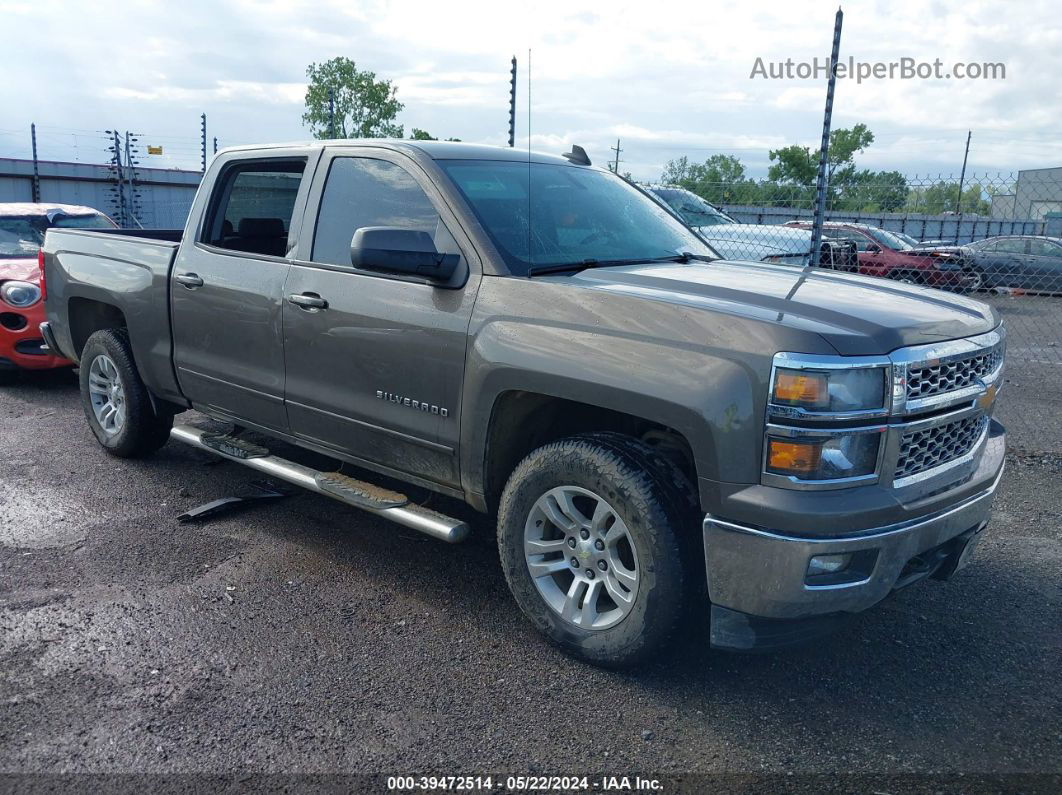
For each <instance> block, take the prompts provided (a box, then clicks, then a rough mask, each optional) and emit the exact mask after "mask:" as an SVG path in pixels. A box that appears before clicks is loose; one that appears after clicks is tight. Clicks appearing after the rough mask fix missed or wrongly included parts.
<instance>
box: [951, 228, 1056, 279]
mask: <svg viewBox="0 0 1062 795" xmlns="http://www.w3.org/2000/svg"><path fill="white" fill-rule="evenodd" d="M961 251H962V256H963V257H964V259H965V262H966V267H967V269H968V270H969V271H970V273H971V274H972V276H973V278H974V279H975V284H976V288H977V289H981V288H985V289H988V288H993V287H1010V288H1015V289H1020V290H1025V291H1027V292H1035V293H1049V294H1056V293H1062V239H1060V238H1057V237H1045V236H1043V235H1007V236H1002V237H989V238H985V239H984V240H978V241H975V242H973V243H968V244H967V245H965V246H962V247H961Z"/></svg>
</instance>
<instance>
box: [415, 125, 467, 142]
mask: <svg viewBox="0 0 1062 795" xmlns="http://www.w3.org/2000/svg"><path fill="white" fill-rule="evenodd" d="M409 139H410V140H411V141H438V140H439V139H438V138H436V137H435V136H434V135H432V134H430V133H429V132H427V131H426V130H422V129H420V128H419V127H414V128H413V131H412V132H411V133H410V135H409ZM446 140H447V141H457V142H458V143H460V141H461V139H460V138H447V139H446Z"/></svg>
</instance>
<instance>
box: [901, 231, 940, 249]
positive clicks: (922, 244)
mask: <svg viewBox="0 0 1062 795" xmlns="http://www.w3.org/2000/svg"><path fill="white" fill-rule="evenodd" d="M889 231H890V232H892V234H894V235H896V237H898V238H900V240H902V241H904V242H905V243H907V244H908V245H909V246H910V247H911V248H938V247H940V246H950V245H951V244H952V243H954V241H953V240H919V239H918V238H916V237H913V236H911V235H909V234H907V233H906V232H896V231H893V230H889Z"/></svg>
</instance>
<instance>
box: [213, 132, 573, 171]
mask: <svg viewBox="0 0 1062 795" xmlns="http://www.w3.org/2000/svg"><path fill="white" fill-rule="evenodd" d="M324 147H329V148H352V149H353V148H359V147H377V148H382V149H392V150H395V151H399V152H406V153H407V154H413V153H418V154H423V155H427V156H428V157H430V158H432V159H433V160H512V161H517V162H521V163H526V162H527V161H528V159H529V158H530V160H531V162H533V163H547V164H548V163H553V164H556V165H561V166H567V165H572V163H571V162H570V161H569V160H568V159H567V158H565V157H562V156H561V155H559V154H556V155H554V154H547V153H545V152H534V151H532V152H531V153H530V154H529V153H528V151H527V150H526V149H515V148H510V147H508V146H489V145H487V144H473V143H465V142H463V141H415V140H412V139H403V138H333V139H322V140H314V141H294V142H290V143H283V144H254V145H247V146H232V147H228V148H226V149H223V150H221V151H222V152H248V151H263V150H268V149H280V148H284V149H291V148H306V149H320V148H324ZM219 154H221V152H219ZM584 168H585V166H584Z"/></svg>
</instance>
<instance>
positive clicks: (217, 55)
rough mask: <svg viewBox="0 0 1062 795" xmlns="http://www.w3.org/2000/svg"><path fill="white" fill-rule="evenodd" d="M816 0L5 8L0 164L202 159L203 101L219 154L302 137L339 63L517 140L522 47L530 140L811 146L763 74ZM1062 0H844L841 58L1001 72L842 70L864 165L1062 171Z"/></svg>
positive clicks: (633, 154)
mask: <svg viewBox="0 0 1062 795" xmlns="http://www.w3.org/2000/svg"><path fill="white" fill-rule="evenodd" d="M835 10H836V6H835V5H832V4H831V3H825V2H803V1H802V0H785V1H784V2H764V1H761V2H744V3H743V2H734V0H728V1H727V2H711V1H709V2H703V1H702V2H697V3H692V2H690V3H673V2H667V0H657V2H646V0H642V1H641V2H633V3H628V2H623V1H622V0H614V1H610V2H608V3H604V2H597V3H590V2H585V1H584V0H563V1H562V2H552V0H539V1H538V2H534V3H531V2H520V1H519V0H494V1H493V2H482V3H481V2H465V1H464V0H449V2H438V0H436V2H423V3H422V2H386V1H385V0H313V2H305V3H304V2H295V1H294V0H275V1H274V2H252V1H251V0H215V1H214V2H207V1H206V0H183V1H182V2H179V3H178V2H173V0H163V1H160V2H152V1H150V0H143V1H141V2H137V1H136V0H125V2H119V1H117V0H112V1H111V2H108V3H96V2H92V1H91V0H81V1H79V2H57V1H51V2H50V1H49V0H25V1H24V2H23V1H22V0H0V20H2V23H3V24H2V28H3V31H4V32H3V41H4V50H5V53H4V67H3V79H2V80H0V108H2V109H3V111H2V114H0V157H28V156H29V132H28V130H29V125H30V122H31V121H32V122H36V123H37V125H38V129H39V142H38V146H39V154H40V157H41V158H42V159H63V160H73V159H78V160H82V161H98V160H99V159H100V157H101V155H102V154H105V153H104V151H103V147H105V146H106V144H105V143H104V141H103V138H102V135H101V134H100V132H99V131H102V130H105V129H111V128H114V127H118V128H119V129H121V130H126V129H129V130H134V131H136V132H139V133H141V134H142V137H141V145H144V144H157V145H163V147H164V151H165V155H164V156H163V157H161V158H159V157H150V158H148V157H145V158H144V161H145V164H151V165H164V166H193V167H194V166H195V165H196V164H197V163H198V134H199V114H200V113H204V112H205V113H206V114H207V117H208V123H209V132H210V135H211V136H217V137H218V139H219V142H220V145H221V146H226V145H231V144H237V143H248V142H267V141H279V140H296V139H301V138H306V137H309V136H308V133H307V131H306V130H305V129H304V128H303V127H302V124H301V121H300V117H301V114H302V109H303V108H302V99H303V94H304V90H305V83H304V81H305V70H306V65H307V64H308V63H310V62H313V61H317V62H320V61H324V60H327V59H328V58H331V57H333V56H336V55H345V56H347V57H350V58H352V59H354V60H355V61H356V62H357V64H358V66H359V67H361V68H367V69H371V70H373V71H375V72H376V73H377V75H378V76H380V77H385V78H387V79H390V80H393V81H394V82H395V83H396V84H397V86H398V97H399V99H400V100H401V101H402V102H404V103H405V110H404V111H403V112H402V113H401V115H400V117H399V121H400V122H401V123H403V124H404V125H405V127H406V130H407V134H408V131H409V130H410V129H411V128H412V127H420V128H423V129H426V130H428V131H429V132H431V133H432V134H433V135H437V136H440V137H447V136H456V137H458V138H462V139H464V140H466V141H477V142H483V143H492V144H504V143H505V140H506V135H507V122H508V119H507V103H508V90H509V87H508V77H509V74H508V72H509V59H510V57H511V56H512V55H514V54H515V55H516V56H517V58H518V60H519V62H520V85H519V92H518V103H519V113H518V131H519V132H518V145H519V146H526V145H527V122H528V92H527V83H526V78H527V73H528V70H527V60H528V49H530V50H531V76H532V82H531V105H530V107H531V111H532V113H531V144H532V146H533V147H535V148H536V149H541V150H545V151H553V152H561V151H564V148H565V147H567V146H568V145H569V144H571V143H573V142H574V143H578V144H581V145H583V146H584V147H585V148H586V149H587V150H588V152H589V153H590V155H591V157H592V158H593V159H594V160H595V161H600V160H604V159H607V158H611V157H612V154H613V153H612V152H611V151H610V149H609V147H611V146H613V145H615V142H616V139H617V138H619V139H621V146H622V149H623V151H622V154H621V156H620V157H621V160H622V161H623V162H622V164H621V170H624V171H630V172H632V173H633V174H634V176H635V177H637V178H640V179H651V178H656V177H658V176H659V174H660V171H661V169H662V167H663V165H664V164H665V163H666V162H667V160H668V159H670V158H674V157H678V156H680V155H686V156H688V157H690V158H691V159H692V160H698V161H699V160H703V159H705V158H707V157H709V156H711V155H713V154H717V153H729V154H734V155H736V156H738V157H739V158H740V159H741V160H742V162H744V163H745V165H746V167H747V168H748V170H749V172H750V173H752V174H753V175H763V174H764V173H765V172H766V168H767V164H768V159H767V151H768V150H769V149H771V148H778V147H781V146H784V145H787V144H791V143H799V144H805V145H812V146H814V145H817V142H818V139H819V136H820V133H821V115H822V107H823V104H824V100H825V81H824V80H822V79H811V80H800V79H793V80H766V79H761V78H750V73H751V71H752V68H753V65H754V64H755V62H756V59H757V58H758V57H759V58H762V59H763V60H764V62H777V61H785V60H786V59H788V58H792V59H794V61H809V60H811V59H813V58H816V57H817V58H820V59H824V58H825V57H826V56H827V55H828V54H829V47H830V41H831V36H832V25H833V16H834V12H835ZM1057 10H1058V6H1057V0H1042V1H1041V0H1029V1H1028V2H1002V1H1001V0H1000V1H998V2H994V3H991V2H979V1H978V0H955V1H953V0H854V1H853V0H850V1H849V2H845V3H844V11H845V20H844V35H843V38H842V43H841V56H842V59H845V58H847V57H848V56H851V57H853V58H855V59H856V60H858V61H867V62H874V61H884V62H888V61H893V60H897V59H900V58H902V57H909V58H913V59H916V60H918V61H932V60H933V59H936V58H940V59H941V60H942V61H943V63H944V65H945V69H946V70H947V69H950V67H951V65H952V64H954V63H956V62H964V63H970V62H976V63H981V62H993V63H996V62H1000V63H1003V64H1004V65H1005V68H1006V79H1002V80H1000V79H997V80H957V79H952V80H938V79H930V80H900V79H892V80H889V79H878V80H875V79H870V80H867V81H864V82H863V83H862V84H857V83H856V81H855V80H852V79H849V80H843V81H841V82H840V84H839V86H838V90H837V98H836V103H835V114H834V126H835V127H837V126H850V125H852V124H854V123H856V122H864V123H866V124H867V125H868V126H869V127H870V128H871V130H873V132H874V133H875V136H876V139H877V140H876V141H875V143H874V145H873V146H872V147H871V148H870V149H868V150H867V151H866V152H865V153H864V154H863V155H862V156H861V158H860V159H859V163H860V164H861V165H863V166H865V167H868V168H875V169H880V168H887V169H898V170H900V171H903V172H904V173H907V174H916V173H917V174H927V173H930V174H934V175H935V174H938V173H943V174H957V173H958V171H959V168H960V167H961V164H962V149H963V144H964V143H965V138H966V131H967V130H968V129H972V130H973V144H972V147H971V154H970V169H971V170H973V171H974V172H975V173H982V172H992V173H995V172H998V171H1002V172H1010V171H1014V170H1017V169H1019V168H1035V167H1040V166H1055V165H1062V135H1060V134H1059V132H1060V127H1062V82H1060V81H1059V79H1058V75H1059V73H1060V69H1059V67H1060V53H1062V22H1060V21H1059V16H1058V13H1057Z"/></svg>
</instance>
